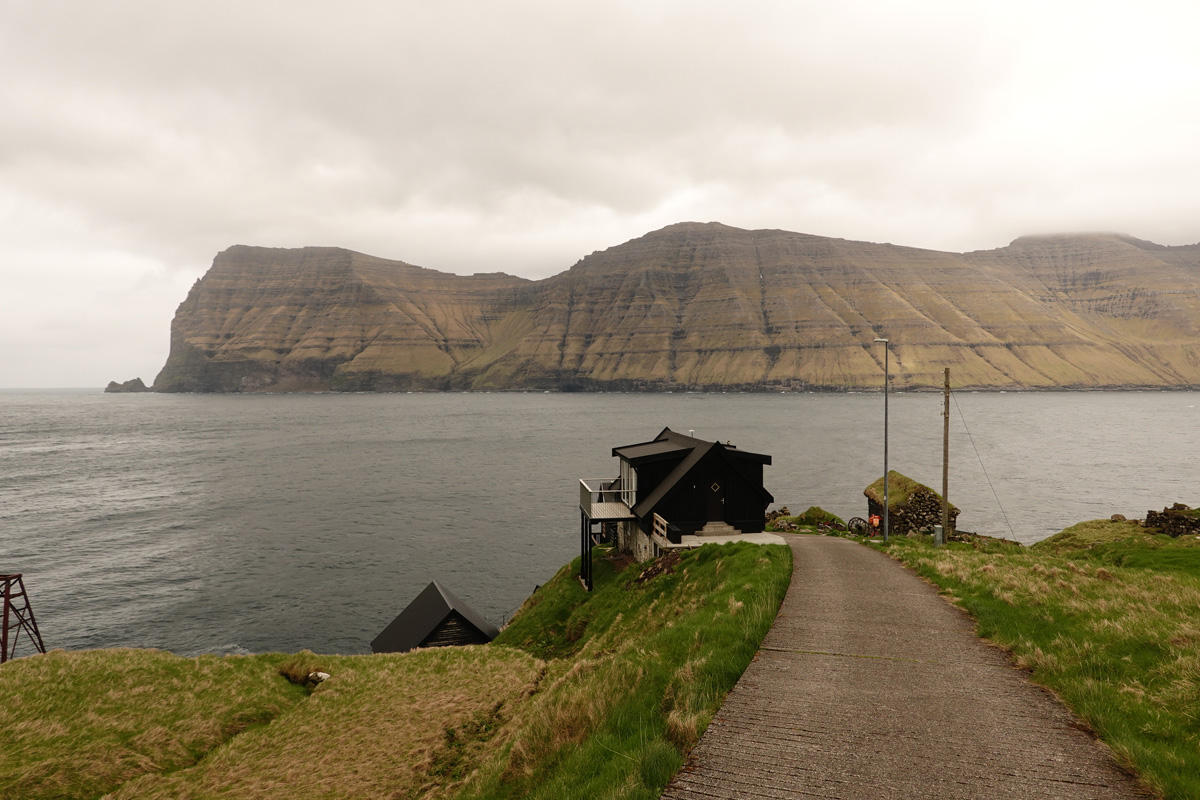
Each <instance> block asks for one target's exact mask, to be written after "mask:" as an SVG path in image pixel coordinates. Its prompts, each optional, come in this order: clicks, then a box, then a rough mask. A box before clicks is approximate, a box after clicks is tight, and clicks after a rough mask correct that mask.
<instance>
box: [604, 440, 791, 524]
mask: <svg viewBox="0 0 1200 800" xmlns="http://www.w3.org/2000/svg"><path fill="white" fill-rule="evenodd" d="M709 453H714V454H715V456H716V457H717V458H722V459H724V460H725V461H727V462H728V463H729V464H730V465H731V466H732V467H733V468H734V471H735V472H736V473H737V474H739V475H741V476H742V478H743V479H744V480H745V481H746V483H747V484H749V485H750V486H751V487H753V488H754V490H755V491H757V492H758V493H760V494H761V495H762V496H763V498H764V499H765V500H766V501H767V502H768V503H769V502H772V501H773V500H774V499H775V498H774V497H772V496H771V493H770V492H768V491H767V490H766V489H765V488H764V487H763V485H762V482H761V481H756V480H754V479H753V478H751V477H750V476H748V475H746V473H745V470H744V469H743V468H742V466H741V464H739V463H738V462H740V461H755V462H758V463H760V464H770V463H771V457H770V456H768V455H764V454H762V453H751V452H749V451H748V450H738V449H737V448H736V447H734V446H733V445H731V444H722V443H721V442H706V441H704V440H703V439H697V438H695V437H694V436H684V435H683V434H682V433H676V432H675V431H673V430H671V429H670V428H663V429H662V431H660V432H659V434H658V436H656V437H655V438H654V440H653V441H650V442H642V443H640V444H631V445H626V446H624V447H614V448H613V455H614V456H619V457H620V458H624V459H625V460H626V461H629V462H631V463H632V462H635V461H637V462H641V463H646V462H648V461H657V460H660V459H663V458H668V457H671V456H679V455H682V456H683V458H682V460H681V461H680V462H679V463H678V464H676V465H675V468H674V469H672V470H671V471H670V472H669V473H668V474H667V477H665V478H663V480H662V481H661V482H660V483H659V484H658V486H656V487H654V490H653V491H652V492H650V494H648V495H647V496H646V499H645V500H643V501H642V502H640V503H638V504H637V505H636V506H634V508H633V513H634V514H635V515H637V517H638V518H640V519H645V518H646V517H647V516H648V515H649V514H650V513H651V512H652V511H653V510H654V508H655V506H657V505H658V504H659V503H660V502H661V501H662V499H663V498H664V497H666V496H667V494H668V493H669V492H670V491H671V490H672V489H674V488H675V486H676V485H677V484H678V483H680V481H682V480H683V479H684V477H686V476H687V474H688V473H689V472H691V471H692V468H693V467H695V466H696V465H697V464H699V463H700V462H701V461H702V460H703V459H704V457H705V456H707V455H708V454H709Z"/></svg>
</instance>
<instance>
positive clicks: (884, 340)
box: [875, 339, 888, 344]
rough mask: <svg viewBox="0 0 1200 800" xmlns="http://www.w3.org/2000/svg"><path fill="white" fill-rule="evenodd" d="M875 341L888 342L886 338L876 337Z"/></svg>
mask: <svg viewBox="0 0 1200 800" xmlns="http://www.w3.org/2000/svg"><path fill="white" fill-rule="evenodd" d="M875 341H877V342H883V343H884V344H887V343H888V340H887V339H876V340H875Z"/></svg>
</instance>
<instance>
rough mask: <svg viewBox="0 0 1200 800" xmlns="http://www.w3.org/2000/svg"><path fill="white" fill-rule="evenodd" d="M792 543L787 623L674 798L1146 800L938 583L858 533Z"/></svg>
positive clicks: (772, 637)
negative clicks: (983, 637)
mask: <svg viewBox="0 0 1200 800" xmlns="http://www.w3.org/2000/svg"><path fill="white" fill-rule="evenodd" d="M788 540H789V544H790V545H791V547H792V553H793V555H794V558H795V565H794V570H793V573H792V583H791V587H790V588H789V589H788V593H787V598H786V599H785V600H784V603H783V607H782V608H781V609H780V612H779V616H778V618H776V620H775V624H774V626H773V627H772V628H771V631H770V633H768V634H767V638H766V640H765V641H764V642H763V646H762V649H761V650H760V651H759V654H758V657H757V659H756V660H755V661H754V662H752V663H751V664H750V668H749V669H747V670H746V672H745V674H744V675H743V676H742V678H741V680H740V681H739V682H738V684H737V686H736V687H735V688H734V690H733V691H732V692H730V694H729V697H728V698H726V700H725V704H724V705H723V706H722V707H721V709H720V711H718V712H717V717H716V719H715V720H713V723H712V725H710V726H709V729H708V731H706V732H705V734H704V737H703V738H702V739H701V741H700V743H699V745H697V746H696V748H695V750H693V752H692V754H691V757H690V758H689V759H688V762H687V764H686V765H685V766H684V768H683V770H682V771H681V772H680V773H679V774H678V775H677V776H675V779H674V780H673V781H672V782H671V784H670V786H668V787H667V790H666V792H665V793H664V794H663V797H664V798H670V799H671V800H697V799H698V798H704V799H705V800H710V799H711V798H739V799H740V798H792V797H826V798H864V800H867V799H869V800H885V799H887V798H922V799H923V798H980V799H981V800H998V799H999V798H1133V797H1144V796H1146V795H1143V794H1141V793H1140V792H1139V791H1138V788H1137V784H1136V783H1135V782H1134V780H1133V779H1132V778H1131V777H1130V776H1129V775H1127V774H1126V773H1124V772H1123V771H1121V770H1120V769H1119V768H1118V767H1117V766H1116V765H1115V763H1114V762H1113V760H1112V758H1111V756H1110V755H1109V753H1108V751H1107V750H1106V749H1105V748H1103V747H1102V746H1101V745H1099V744H1097V743H1096V742H1095V741H1094V740H1093V739H1092V738H1091V737H1090V736H1089V735H1087V734H1086V733H1083V732H1081V731H1080V730H1079V729H1078V728H1077V727H1076V723H1075V722H1074V720H1073V718H1072V716H1071V715H1070V713H1069V712H1067V711H1066V709H1065V708H1063V706H1062V705H1061V704H1060V703H1058V701H1057V700H1055V699H1054V698H1053V697H1052V696H1051V695H1050V694H1049V693H1048V692H1046V691H1044V690H1042V689H1040V688H1038V687H1036V686H1034V685H1033V684H1031V683H1029V681H1028V680H1027V679H1026V677H1025V674H1024V673H1023V672H1022V671H1020V670H1018V669H1016V668H1015V667H1013V666H1012V665H1011V663H1010V662H1009V660H1008V658H1007V656H1006V655H1005V654H1004V653H1003V652H1002V651H1000V650H998V649H996V648H993V647H989V646H988V645H986V644H984V643H983V642H981V641H980V640H979V639H978V638H977V637H976V636H975V634H974V627H973V624H972V622H971V620H970V619H969V618H968V617H967V616H966V614H964V613H962V612H961V611H959V610H958V609H956V608H954V607H953V606H951V605H950V604H949V603H947V602H946V601H944V600H943V599H941V598H940V597H938V595H937V592H936V591H935V590H934V589H933V588H932V587H930V586H929V585H928V584H926V583H925V582H923V581H922V580H920V579H919V578H917V577H916V576H915V575H913V574H912V573H911V572H909V571H907V570H905V569H904V568H903V567H901V566H900V565H899V564H897V563H895V562H894V561H892V560H891V559H889V558H888V557H887V556H885V555H883V554H881V553H879V552H876V551H874V550H871V549H870V548H867V547H864V546H862V545H860V544H856V543H854V542H852V541H848V540H846V539H838V538H833V537H827V536H789V537H788Z"/></svg>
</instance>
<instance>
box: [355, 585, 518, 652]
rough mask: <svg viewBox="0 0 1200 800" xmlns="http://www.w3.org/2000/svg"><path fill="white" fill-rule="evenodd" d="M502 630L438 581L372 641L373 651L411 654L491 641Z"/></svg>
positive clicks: (426, 588)
mask: <svg viewBox="0 0 1200 800" xmlns="http://www.w3.org/2000/svg"><path fill="white" fill-rule="evenodd" d="M499 633H500V630H499V629H498V628H497V627H496V626H495V625H493V624H492V623H490V622H488V621H487V620H486V619H484V618H483V617H481V616H480V615H479V614H478V613H477V612H476V611H475V609H473V608H471V607H470V606H469V605H467V604H466V603H464V602H463V601H462V600H459V599H458V597H457V596H456V595H455V594H454V593H453V592H451V591H450V590H449V589H447V588H446V587H445V586H442V585H441V584H440V583H438V582H437V581H432V582H431V583H430V584H429V585H428V586H426V587H425V589H424V591H422V592H421V593H420V594H419V595H417V597H416V599H415V600H413V601H412V602H411V603H409V604H408V607H407V608H405V609H404V610H403V611H401V612H400V615H399V616H398V617H396V618H395V619H394V620H392V621H391V623H389V624H388V626H387V627H386V628H384V629H383V631H382V632H381V633H380V634H379V635H378V636H376V637H375V638H374V640H372V642H371V652H373V653H407V652H408V651H409V650H413V649H415V648H418V647H450V646H453V645H462V644H487V643H488V642H490V641H491V640H492V639H495V638H496V636H497V635H499Z"/></svg>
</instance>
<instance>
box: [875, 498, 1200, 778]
mask: <svg viewBox="0 0 1200 800" xmlns="http://www.w3.org/2000/svg"><path fill="white" fill-rule="evenodd" d="M881 547H882V545H881ZM884 549H885V550H886V552H888V553H889V554H890V555H892V556H893V557H895V558H897V559H899V560H901V561H902V562H904V563H905V564H907V565H908V566H910V567H912V568H913V569H915V570H916V571H917V572H918V573H919V574H921V575H922V576H924V577H926V578H927V579H929V580H930V581H932V582H934V583H935V584H937V585H938V586H939V587H940V588H941V589H942V591H943V592H944V593H945V594H947V595H949V596H950V597H951V598H953V599H954V601H955V602H956V603H957V604H959V605H961V606H962V607H963V608H965V609H966V610H967V611H968V612H969V613H970V614H971V615H972V616H973V617H974V618H975V620H976V621H977V623H978V630H979V633H980V635H981V636H984V637H985V638H987V639H989V640H991V641H993V642H995V643H997V644H999V645H1001V646H1002V647H1004V648H1006V649H1008V650H1009V651H1011V652H1012V653H1013V655H1014V657H1015V659H1016V661H1017V663H1018V664H1019V665H1021V666H1024V667H1027V668H1028V669H1030V670H1031V672H1032V677H1033V679H1034V680H1035V681H1037V682H1038V683H1041V684H1043V685H1045V686H1047V687H1049V688H1050V689H1052V690H1053V691H1054V692H1055V693H1056V694H1057V695H1058V696H1059V697H1061V698H1062V699H1063V701H1064V702H1065V703H1066V704H1067V705H1068V706H1069V707H1070V708H1071V709H1072V710H1073V711H1074V712H1075V713H1076V714H1077V715H1079V717H1080V718H1082V719H1083V720H1084V721H1085V722H1086V723H1087V724H1088V725H1089V726H1091V728H1092V729H1093V730H1094V731H1095V732H1096V734H1097V735H1098V736H1099V737H1100V738H1101V739H1103V740H1104V741H1105V742H1106V743H1107V744H1108V745H1109V746H1110V747H1111V748H1112V749H1113V751H1114V753H1116V755H1117V756H1118V758H1119V759H1121V760H1122V761H1124V762H1125V763H1126V764H1127V765H1128V766H1130V767H1131V768H1132V769H1134V770H1135V771H1136V772H1137V773H1138V774H1139V775H1140V776H1141V777H1142V778H1143V780H1145V781H1146V782H1147V784H1148V785H1150V786H1151V787H1152V788H1153V789H1154V790H1155V791H1156V792H1158V793H1160V794H1161V795H1162V796H1163V797H1166V798H1170V799H1174V798H1179V799H1180V800H1182V799H1183V798H1195V797H1200V561H1198V560H1197V557H1198V556H1200V542H1197V541H1196V540H1195V539H1187V540H1172V539H1170V538H1169V537H1166V536H1161V535H1159V536H1155V535H1153V534H1152V533H1150V532H1147V531H1146V530H1145V529H1142V528H1139V527H1138V526H1137V525H1136V524H1134V523H1114V522H1109V521H1108V520H1100V521H1096V522H1089V523H1082V524H1080V525H1076V526H1073V527H1072V528H1068V529H1067V530H1066V531H1063V532H1062V533H1060V534H1058V535H1057V536H1054V537H1051V539H1049V540H1046V541H1045V542H1042V543H1039V544H1038V545H1035V546H1034V547H1032V548H1021V547H1018V546H1014V545H1006V544H1003V543H999V542H994V541H985V540H982V539H981V540H979V541H977V542H974V543H971V544H952V545H949V546H947V547H943V548H939V549H934V548H932V547H931V546H930V545H929V544H928V543H926V542H922V541H919V540H909V539H897V540H893V541H892V542H891V543H889V545H888V546H886V548H884Z"/></svg>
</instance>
